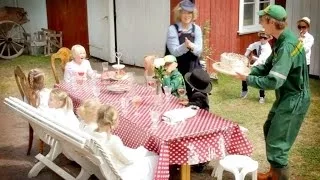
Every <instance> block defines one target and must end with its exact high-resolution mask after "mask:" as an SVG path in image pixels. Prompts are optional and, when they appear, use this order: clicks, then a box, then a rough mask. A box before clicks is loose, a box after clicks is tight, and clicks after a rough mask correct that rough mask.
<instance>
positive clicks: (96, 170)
mask: <svg viewBox="0 0 320 180" xmlns="http://www.w3.org/2000/svg"><path fill="white" fill-rule="evenodd" d="M4 103H5V104H6V105H8V106H9V107H10V108H12V109H13V110H15V111H16V112H18V113H19V114H21V115H23V116H24V117H25V119H26V120H27V121H28V122H29V123H30V125H31V126H32V128H33V130H34V132H35V134H36V135H37V136H39V138H40V139H41V140H42V141H43V142H44V143H46V144H48V145H50V151H49V153H48V154H47V155H46V156H44V155H42V154H41V153H39V154H38V155H36V156H35V157H36V159H38V160H39V162H38V163H36V164H35V165H34V166H33V167H32V169H31V170H30V172H29V173H28V177H29V178H32V177H36V176H37V175H38V174H39V172H40V171H41V170H42V169H43V168H44V167H45V166H47V167H48V168H50V169H51V170H53V171H54V172H55V173H57V174H58V175H59V176H61V177H62V178H64V179H88V178H89V177H90V176H91V175H95V176H96V177H97V178H99V179H107V180H120V179H123V178H121V176H120V175H119V172H118V171H117V170H116V169H115V168H114V166H113V164H112V161H111V160H110V157H109V156H108V154H107V153H106V152H105V151H104V150H103V148H102V146H101V145H100V144H99V142H98V141H97V140H96V139H95V138H93V137H91V136H90V135H88V134H82V133H80V131H75V130H72V129H69V128H68V127H64V126H63V125H60V124H57V121H55V120H54V119H53V118H52V117H50V116H48V115H46V114H45V113H43V112H41V110H39V109H36V108H34V107H32V106H30V105H28V104H26V103H25V102H23V101H21V100H20V99H17V98H14V97H9V98H5V100H4ZM88 137H89V138H88ZM61 153H63V154H64V155H65V156H66V157H68V158H69V159H71V160H73V161H75V162H77V163H78V164H79V165H80V166H81V171H80V173H79V174H78V176H77V177H73V176H72V175H70V174H69V173H67V172H66V171H65V170H63V169H62V168H60V167H59V166H58V165H57V164H55V163H54V162H53V161H54V160H55V159H56V157H57V156H58V155H59V154H61ZM133 179H134V178H133Z"/></svg>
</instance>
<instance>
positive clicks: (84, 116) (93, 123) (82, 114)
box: [77, 99, 101, 134]
mask: <svg viewBox="0 0 320 180" xmlns="http://www.w3.org/2000/svg"><path fill="white" fill-rule="evenodd" d="M100 107H101V103H100V101H99V100H97V99H87V100H85V101H84V102H83V103H82V105H81V106H80V107H79V108H78V109H77V114H78V116H79V119H80V126H79V128H80V130H82V131H84V132H86V133H88V134H91V133H92V132H93V131H94V130H96V129H97V128H98V125H97V116H98V110H99V108H100Z"/></svg>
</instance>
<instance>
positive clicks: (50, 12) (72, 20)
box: [46, 0, 89, 54]
mask: <svg viewBox="0 0 320 180" xmlns="http://www.w3.org/2000/svg"><path fill="white" fill-rule="evenodd" d="M46 3H47V18H48V28H49V29H52V30H55V31H62V39H63V46H64V47H68V48H71V47H72V46H73V45H74V44H81V45H82V46H84V47H85V49H86V51H87V53H88V54H89V38H88V21H87V1H86V0H77V2H76V3H75V1H73V0H46Z"/></svg>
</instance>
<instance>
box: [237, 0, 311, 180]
mask: <svg viewBox="0 0 320 180" xmlns="http://www.w3.org/2000/svg"><path fill="white" fill-rule="evenodd" d="M258 14H259V16H260V24H261V25H262V26H263V28H264V29H265V31H266V33H267V34H270V35H272V36H273V37H274V38H275V39H276V42H275V45H274V47H273V51H272V54H271V55H270V57H269V58H268V59H267V61H266V63H265V64H264V65H258V66H255V67H253V68H252V70H251V73H250V74H249V75H248V76H247V75H245V74H242V73H238V74H237V75H236V76H235V77H236V78H238V79H241V80H245V81H247V83H248V85H249V86H252V87H255V88H258V89H266V90H268V89H270V90H271V89H274V90H275V93H276V101H275V102H274V104H273V106H272V108H271V110H270V112H269V114H268V118H267V121H266V122H265V124H264V126H263V130H264V137H265V141H266V152H267V159H268V161H269V163H270V164H271V168H270V171H269V172H268V173H264V174H263V173H259V174H258V179H259V180H267V179H271V180H278V179H279V180H287V179H289V172H288V153H289V150H290V148H291V146H292V144H293V143H294V141H295V139H296V137H297V135H298V132H299V129H300V127H301V124H302V122H303V119H304V117H305V114H306V113H307V110H308V107H309V105H310V92H309V79H308V71H307V65H306V59H305V58H306V56H305V51H304V49H303V44H302V42H301V41H299V40H298V39H297V37H296V36H295V34H294V33H293V32H291V31H290V30H289V29H287V28H286V25H287V23H286V18H287V13H286V11H285V9H284V8H283V7H281V6H279V5H270V6H268V7H267V8H265V9H264V10H261V11H259V12H258Z"/></svg>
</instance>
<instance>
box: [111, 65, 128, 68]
mask: <svg viewBox="0 0 320 180" xmlns="http://www.w3.org/2000/svg"><path fill="white" fill-rule="evenodd" d="M112 67H113V68H114V69H123V68H124V67H125V65H124V64H114V65H112Z"/></svg>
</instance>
